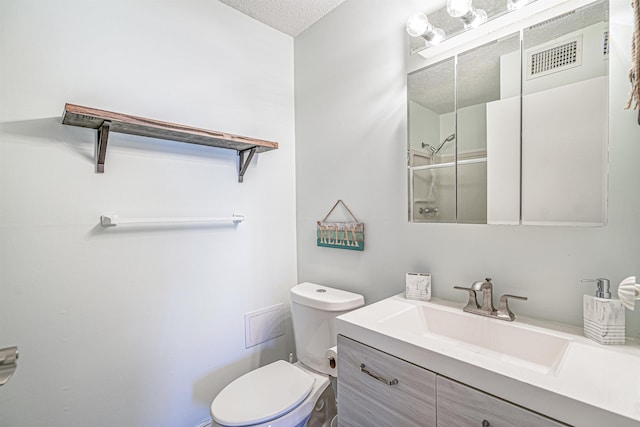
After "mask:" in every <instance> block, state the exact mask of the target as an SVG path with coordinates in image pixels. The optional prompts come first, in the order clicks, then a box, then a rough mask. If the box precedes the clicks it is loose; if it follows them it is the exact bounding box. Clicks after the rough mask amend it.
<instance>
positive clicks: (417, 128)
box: [407, 58, 456, 222]
mask: <svg viewBox="0 0 640 427" xmlns="http://www.w3.org/2000/svg"><path fill="white" fill-rule="evenodd" d="M407 86H408V94H409V106H408V108H409V165H408V166H409V221H413V222H456V173H455V171H456V170H455V139H456V135H455V61H454V59H453V58H450V59H447V60H445V61H442V62H439V63H437V64H434V65H431V66H429V67H426V68H423V69H422V70H419V71H417V72H415V73H412V74H409V76H408V79H407Z"/></svg>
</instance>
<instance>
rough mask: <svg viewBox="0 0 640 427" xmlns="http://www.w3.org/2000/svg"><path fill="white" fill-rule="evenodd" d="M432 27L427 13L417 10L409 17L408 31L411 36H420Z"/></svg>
mask: <svg viewBox="0 0 640 427" xmlns="http://www.w3.org/2000/svg"><path fill="white" fill-rule="evenodd" d="M429 27H431V24H430V23H429V20H428V19H427V15H425V14H424V13H422V12H416V13H414V14H413V15H411V16H410V17H409V19H407V33H409V35H410V36H411V37H420V36H421V35H423V34H424V33H425V32H426V31H427V30H428V29H429Z"/></svg>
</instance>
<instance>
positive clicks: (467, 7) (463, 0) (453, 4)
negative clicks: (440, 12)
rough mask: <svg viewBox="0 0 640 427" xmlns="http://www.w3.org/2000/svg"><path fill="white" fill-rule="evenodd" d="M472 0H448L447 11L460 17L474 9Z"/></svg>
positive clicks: (455, 16)
mask: <svg viewBox="0 0 640 427" xmlns="http://www.w3.org/2000/svg"><path fill="white" fill-rule="evenodd" d="M471 1H472V0H447V12H449V15H451V16H453V17H454V18H460V17H462V16H464V15H466V14H468V13H469V12H471V11H472V10H473V6H472V5H471Z"/></svg>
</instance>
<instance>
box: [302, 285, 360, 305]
mask: <svg viewBox="0 0 640 427" xmlns="http://www.w3.org/2000/svg"><path fill="white" fill-rule="evenodd" d="M291 302H292V303H297V304H301V305H305V306H307V307H313V308H317V309H319V310H325V311H345V310H353V309H354V308H357V307H361V306H363V305H364V297H363V296H362V295H360V294H355V293H353V292H347V291H343V290H341V289H335V288H330V287H329V286H323V285H317V284H315V283H309V282H304V283H300V284H299V285H296V286H294V287H293V288H291Z"/></svg>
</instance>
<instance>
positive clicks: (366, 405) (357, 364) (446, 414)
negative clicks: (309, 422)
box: [338, 335, 566, 427]
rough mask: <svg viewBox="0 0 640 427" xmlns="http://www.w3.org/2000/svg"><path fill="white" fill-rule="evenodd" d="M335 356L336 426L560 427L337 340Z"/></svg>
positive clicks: (371, 350) (354, 343) (344, 339)
mask: <svg viewBox="0 0 640 427" xmlns="http://www.w3.org/2000/svg"><path fill="white" fill-rule="evenodd" d="M338 354H339V356H338V414H339V416H338V421H339V426H340V427H373V426H375V427H413V426H422V427H431V426H437V427H467V426H468V427H507V426H509V427H512V426H518V427H561V426H565V427H566V424H563V423H560V422H558V421H555V420H552V419H550V418H547V417H545V416H542V415H540V414H538V413H535V412H532V411H529V410H527V409H525V408H522V407H520V406H517V405H514V404H512V403H509V402H507V401H505V400H502V399H499V398H496V397H493V396H491V395H489V394H486V393H484V392H482V391H480V390H477V389H474V388H471V387H468V386H466V385H463V384H460V383H458V382H456V381H452V380H450V379H448V378H446V377H443V376H441V375H437V374H436V373H434V372H431V371H429V370H428V369H425V368H422V367H420V366H417V365H414V364H412V363H409V362H406V361H404V360H402V359H399V358H397V357H395V356H392V355H390V354H387V353H384V352H382V351H379V350H377V349H375V348H373V347H369V346H367V345H364V344H361V343H359V342H357V341H354V340H352V339H350V338H347V337H344V336H342V335H339V336H338Z"/></svg>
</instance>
